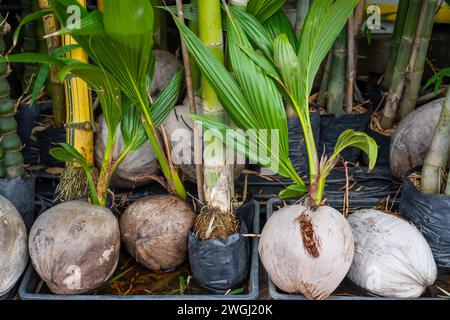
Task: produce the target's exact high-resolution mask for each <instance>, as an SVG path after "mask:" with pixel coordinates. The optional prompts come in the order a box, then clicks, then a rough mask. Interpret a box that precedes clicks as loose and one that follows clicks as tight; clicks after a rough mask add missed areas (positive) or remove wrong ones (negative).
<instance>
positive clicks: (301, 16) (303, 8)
mask: <svg viewBox="0 0 450 320" xmlns="http://www.w3.org/2000/svg"><path fill="white" fill-rule="evenodd" d="M309 2H310V0H297V16H296V18H295V25H294V31H295V34H296V35H297V38H298V37H299V36H300V34H301V32H302V28H303V23H304V22H305V18H306V15H307V14H308V11H309V5H310V3H309Z"/></svg>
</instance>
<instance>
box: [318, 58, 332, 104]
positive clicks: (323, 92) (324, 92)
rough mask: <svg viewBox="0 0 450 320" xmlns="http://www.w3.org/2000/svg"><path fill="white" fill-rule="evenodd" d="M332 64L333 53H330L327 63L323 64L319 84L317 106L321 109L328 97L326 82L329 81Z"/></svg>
mask: <svg viewBox="0 0 450 320" xmlns="http://www.w3.org/2000/svg"><path fill="white" fill-rule="evenodd" d="M332 62H333V52H332V51H330V52H329V53H328V57H327V62H326V63H325V68H324V70H323V74H322V81H321V83H320V92H319V98H318V102H319V106H321V107H323V106H325V105H326V103H327V96H328V81H329V80H330V72H331V64H332Z"/></svg>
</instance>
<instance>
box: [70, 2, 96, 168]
mask: <svg viewBox="0 0 450 320" xmlns="http://www.w3.org/2000/svg"><path fill="white" fill-rule="evenodd" d="M78 2H79V3H80V4H81V5H82V6H86V0H79V1H78ZM63 42H64V45H71V44H76V42H75V40H74V39H73V38H72V37H71V36H68V35H66V36H64V38H63ZM67 57H68V58H71V59H75V60H80V61H83V62H88V61H89V58H88V56H87V54H86V53H85V52H84V51H83V50H82V49H81V48H80V49H76V50H73V51H71V52H69V53H68V54H67ZM64 85H65V90H66V103H67V104H66V106H67V125H68V128H67V142H68V143H69V144H70V145H72V146H73V147H74V148H75V149H77V150H78V151H79V152H80V153H81V155H83V156H84V157H85V159H86V160H87V162H88V164H89V165H90V166H94V130H93V127H92V124H93V122H94V114H93V112H92V96H91V91H90V90H89V87H88V85H87V83H86V82H84V81H83V80H81V79H79V78H75V77H72V78H69V79H67V80H65V81H64Z"/></svg>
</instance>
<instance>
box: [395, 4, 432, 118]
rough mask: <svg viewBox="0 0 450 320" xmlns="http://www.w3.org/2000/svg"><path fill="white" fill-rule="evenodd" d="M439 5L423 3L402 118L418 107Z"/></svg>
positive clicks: (401, 106) (401, 109)
mask: <svg viewBox="0 0 450 320" xmlns="http://www.w3.org/2000/svg"><path fill="white" fill-rule="evenodd" d="M437 5H438V1H437V0H428V1H423V3H422V8H421V10H420V18H419V26H418V28H417V34H416V39H415V41H414V45H413V48H412V53H411V58H410V69H409V72H408V73H407V76H406V85H405V90H406V91H405V93H404V94H403V98H402V101H401V103H400V113H399V114H400V118H401V119H403V118H405V117H406V116H407V115H408V114H410V113H411V112H412V111H413V110H414V109H415V107H416V103H417V98H418V97H419V92H420V88H421V87H422V78H423V72H424V67H425V63H426V59H427V54H428V47H429V45H430V39H431V34H432V32H433V25H434V16H435V14H436V8H437Z"/></svg>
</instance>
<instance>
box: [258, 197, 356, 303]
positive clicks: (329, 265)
mask: <svg viewBox="0 0 450 320" xmlns="http://www.w3.org/2000/svg"><path fill="white" fill-rule="evenodd" d="M311 230H312V232H311ZM353 249H354V247H353V237H352V232H351V229H350V226H349V224H348V222H347V221H346V220H345V218H344V216H343V215H342V214H341V213H339V212H338V211H337V210H335V209H333V208H331V207H326V206H323V207H319V208H317V209H316V210H315V211H310V210H309V209H308V208H306V207H304V206H302V205H292V206H287V207H284V208H282V209H280V210H278V211H276V212H274V213H273V215H272V216H271V218H270V219H269V220H268V221H267V223H266V225H265V226H264V229H263V231H262V233H261V239H260V243H259V254H260V256H261V261H262V263H263V265H264V268H265V269H266V271H267V273H268V274H269V276H270V278H271V280H272V281H273V282H274V284H275V285H276V286H277V287H278V288H279V289H281V290H283V291H285V292H287V293H302V294H303V295H305V296H306V297H307V298H309V299H314V300H321V299H325V298H327V297H328V296H329V295H330V294H332V293H333V291H334V290H336V288H337V287H338V286H339V284H340V283H341V282H342V280H343V279H344V278H345V275H346V274H347V272H348V270H349V268H350V265H351V263H352V259H353Z"/></svg>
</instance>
